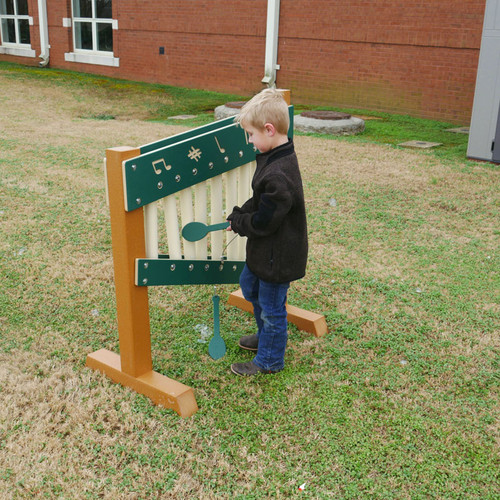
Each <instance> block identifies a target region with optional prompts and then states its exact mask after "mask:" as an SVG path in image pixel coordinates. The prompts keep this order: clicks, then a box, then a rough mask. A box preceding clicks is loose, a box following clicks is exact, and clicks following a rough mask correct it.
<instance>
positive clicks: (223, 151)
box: [214, 136, 226, 153]
mask: <svg viewBox="0 0 500 500" xmlns="http://www.w3.org/2000/svg"><path fill="white" fill-rule="evenodd" d="M214 139H215V142H216V143H217V147H218V148H219V151H220V152H221V153H225V152H226V150H225V149H224V148H221V147H220V144H219V141H218V140H217V137H216V136H214Z"/></svg>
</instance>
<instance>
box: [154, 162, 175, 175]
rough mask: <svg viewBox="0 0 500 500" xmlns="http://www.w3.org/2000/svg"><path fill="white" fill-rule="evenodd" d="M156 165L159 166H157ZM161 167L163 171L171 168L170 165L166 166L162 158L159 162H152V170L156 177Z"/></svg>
mask: <svg viewBox="0 0 500 500" xmlns="http://www.w3.org/2000/svg"><path fill="white" fill-rule="evenodd" d="M157 165H160V166H157ZM162 165H163V167H164V168H165V170H170V169H171V168H172V165H167V164H166V163H165V159H164V158H160V159H159V160H155V161H154V162H153V170H154V171H155V174H156V175H160V174H161V166H162Z"/></svg>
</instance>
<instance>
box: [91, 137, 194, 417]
mask: <svg viewBox="0 0 500 500" xmlns="http://www.w3.org/2000/svg"><path fill="white" fill-rule="evenodd" d="M139 154H140V150H139V149H137V148H128V147H123V148H113V149H108V150H107V151H106V169H107V182H108V196H109V210H110V219H111V237H112V242H113V265H114V277H115V290H116V310H117V319H118V335H119V341H120V355H117V354H114V353H112V352H111V351H107V350H106V349H101V350H99V351H96V352H94V353H92V354H89V355H88V357H87V366H89V367H90V368H93V369H95V370H99V371H100V372H102V373H105V374H106V375H107V376H108V377H110V378H111V379H112V380H114V381H115V382H118V383H120V384H122V385H124V386H127V387H130V388H132V389H134V390H135V391H137V392H139V393H141V394H144V395H145V396H148V397H149V398H151V399H152V400H153V401H154V402H155V403H156V404H159V405H161V406H164V407H166V408H171V409H173V410H174V411H176V412H177V413H178V414H179V415H180V416H182V417H188V416H190V415H192V414H193V413H195V412H196V411H197V410H198V406H197V404H196V400H195V398H194V393H193V390H192V389H191V388H190V387H187V386H185V385H184V384H181V383H179V382H176V381H175V380H172V379H169V378H167V377H165V376H163V375H161V374H159V373H156V372H154V371H153V370H152V366H153V364H152V359H151V332H150V325H149V303H148V292H147V288H146V287H138V286H135V259H136V258H144V257H145V256H146V248H145V241H144V215H143V209H142V208H139V209H136V210H133V211H131V212H126V211H125V203H124V188H123V175H122V162H124V161H125V160H128V159H129V158H133V157H134V156H138V155H139Z"/></svg>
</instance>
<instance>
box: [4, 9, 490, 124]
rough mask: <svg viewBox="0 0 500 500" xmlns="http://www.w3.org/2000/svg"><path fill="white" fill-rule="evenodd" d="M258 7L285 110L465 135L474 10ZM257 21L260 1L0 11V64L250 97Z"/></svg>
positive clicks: (478, 18) (261, 68)
mask: <svg viewBox="0 0 500 500" xmlns="http://www.w3.org/2000/svg"><path fill="white" fill-rule="evenodd" d="M269 2H270V3H278V5H279V13H278V14H277V22H276V26H277V27H278V28H277V29H278V32H277V33H278V34H277V38H276V40H277V44H276V50H277V55H275V58H276V60H275V61H274V62H275V63H276V64H274V63H273V64H274V66H272V69H274V70H275V71H274V73H275V80H276V84H277V86H279V87H283V88H290V89H291V90H292V95H293V100H294V102H301V103H307V104H317V105H329V106H338V107H352V108H366V109H373V110H382V111H388V112H396V113H402V114H410V115H414V116H421V117H426V118H436V119H441V120H447V121H450V122H455V123H457V124H464V125H466V124H468V122H469V120H470V115H471V111H472V101H473V97H474V89H475V81H476V71H477V63H478V57H479V48H480V43H481V33H482V27H483V16H484V9H485V0H462V1H461V2H457V1H453V0H427V1H425V0H404V1H403V0H397V1H396V0H371V1H368V0H364V1H362V0H335V1H332V0H307V1H306V0H281V2H277V0H269ZM267 13H268V0H251V1H249V0H245V1H243V0H205V1H202V0H163V1H159V0H149V1H137V0H120V1H118V0H0V26H1V30H0V37H1V45H0V60H4V61H13V62H19V63H22V64H30V65H38V64H40V63H41V64H42V65H48V66H49V67H51V68H63V69H70V70H75V71H81V72H87V73H97V74H103V75H109V76H114V77H118V78H125V79H132V80H142V81H147V82H158V83H165V84H171V85H176V86H184V87H192V88H205V89H210V90H218V91H223V92H232V93H237V94H242V95H251V94H253V93H255V92H257V91H258V90H260V89H261V88H262V87H263V84H262V79H263V78H264V76H265V66H266V68H268V64H266V33H269V30H268V29H266V19H267ZM269 38H270V37H269V36H267V39H268V43H269ZM268 47H269V46H268ZM40 56H41V57H40ZM276 67H279V69H277V70H276ZM266 74H267V73H266Z"/></svg>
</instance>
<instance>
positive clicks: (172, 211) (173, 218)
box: [162, 194, 182, 260]
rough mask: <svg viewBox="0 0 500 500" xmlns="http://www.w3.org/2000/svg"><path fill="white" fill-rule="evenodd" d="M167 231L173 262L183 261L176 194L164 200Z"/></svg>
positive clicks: (169, 252) (170, 255)
mask: <svg viewBox="0 0 500 500" xmlns="http://www.w3.org/2000/svg"><path fill="white" fill-rule="evenodd" d="M162 202H163V212H164V213H165V229H166V231H167V244H168V255H169V257H170V258H171V259H173V260H180V259H182V250H181V238H180V235H179V223H178V221H177V201H176V198H175V194H171V195H170V196H167V197H165V198H163V200H162Z"/></svg>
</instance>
